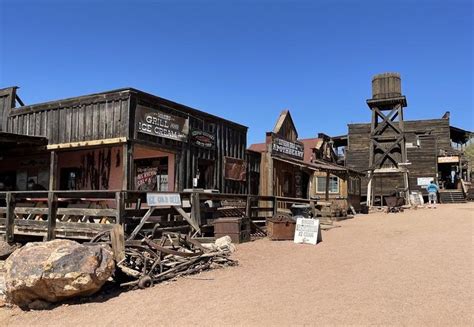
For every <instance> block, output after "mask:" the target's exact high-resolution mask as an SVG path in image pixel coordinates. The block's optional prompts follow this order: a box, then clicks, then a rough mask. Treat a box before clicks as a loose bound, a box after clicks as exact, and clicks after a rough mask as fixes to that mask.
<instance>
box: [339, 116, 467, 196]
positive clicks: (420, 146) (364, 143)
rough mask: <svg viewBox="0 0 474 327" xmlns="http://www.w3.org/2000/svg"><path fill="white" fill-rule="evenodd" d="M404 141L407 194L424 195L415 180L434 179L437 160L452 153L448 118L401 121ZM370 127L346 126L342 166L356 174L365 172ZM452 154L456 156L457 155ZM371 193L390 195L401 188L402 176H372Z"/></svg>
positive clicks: (364, 186)
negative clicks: (409, 191) (373, 188)
mask: <svg viewBox="0 0 474 327" xmlns="http://www.w3.org/2000/svg"><path fill="white" fill-rule="evenodd" d="M404 123H405V126H404V128H405V133H404V135H405V140H406V151H407V160H408V162H409V163H411V164H410V165H408V166H407V167H408V172H409V175H408V176H409V185H410V190H411V191H421V192H426V190H425V186H423V185H418V184H419V183H418V179H419V178H433V179H434V180H437V179H438V177H440V176H439V174H438V168H439V166H438V158H439V157H443V156H444V154H453V152H456V151H455V150H454V149H453V148H452V145H451V142H452V137H451V133H450V131H451V127H450V124H449V118H441V119H429V120H412V121H405V122H404ZM370 128H371V127H370V124H368V123H367V124H349V125H348V131H349V134H348V141H347V147H346V150H345V162H346V167H348V168H351V169H356V170H360V171H367V170H368V169H369V145H370ZM456 155H460V153H457V154H456ZM374 185H375V192H376V193H377V194H382V195H390V194H391V193H393V192H394V191H395V190H396V189H397V188H400V187H402V186H403V180H402V177H401V176H399V177H390V176H387V175H384V174H381V175H380V176H376V177H375V181H374ZM362 194H363V195H366V194H367V180H365V181H364V182H363V183H362Z"/></svg>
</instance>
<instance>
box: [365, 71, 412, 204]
mask: <svg viewBox="0 0 474 327" xmlns="http://www.w3.org/2000/svg"><path fill="white" fill-rule="evenodd" d="M367 105H368V106H369V108H370V109H371V110H372V123H371V129H370V144H369V184H368V187H367V205H368V206H372V205H373V204H374V197H375V194H374V183H373V179H374V177H375V176H380V177H381V176H384V178H387V177H388V178H390V177H396V176H399V177H400V175H403V183H404V191H405V197H406V201H407V203H408V201H409V197H408V191H409V190H408V171H407V168H406V165H407V152H406V147H405V133H404V126H403V108H405V107H406V106H407V101H406V98H405V96H403V95H402V91H401V79H400V74H398V73H384V74H379V75H375V76H374V77H373V79H372V99H369V100H367ZM381 204H382V203H381Z"/></svg>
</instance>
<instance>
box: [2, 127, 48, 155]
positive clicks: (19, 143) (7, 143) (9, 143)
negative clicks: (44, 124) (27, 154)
mask: <svg viewBox="0 0 474 327" xmlns="http://www.w3.org/2000/svg"><path fill="white" fill-rule="evenodd" d="M47 144H48V139H47V138H45V137H38V136H29V135H21V134H13V133H6V132H0V149H2V150H3V151H6V150H9V149H16V148H18V147H33V146H46V145H47Z"/></svg>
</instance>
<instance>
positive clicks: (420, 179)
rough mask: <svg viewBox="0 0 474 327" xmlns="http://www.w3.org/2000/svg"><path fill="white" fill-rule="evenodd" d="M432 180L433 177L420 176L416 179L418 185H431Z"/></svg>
mask: <svg viewBox="0 0 474 327" xmlns="http://www.w3.org/2000/svg"><path fill="white" fill-rule="evenodd" d="M431 181H434V178H433V177H418V178H417V179H416V185H418V186H428V185H430V183H431Z"/></svg>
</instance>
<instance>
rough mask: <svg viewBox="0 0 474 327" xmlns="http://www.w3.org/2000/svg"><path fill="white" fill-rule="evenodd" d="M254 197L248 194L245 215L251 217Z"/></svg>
mask: <svg viewBox="0 0 474 327" xmlns="http://www.w3.org/2000/svg"><path fill="white" fill-rule="evenodd" d="M251 204H252V199H251V196H250V195H247V203H246V204H245V216H246V217H247V218H250V216H251V207H252V205H251Z"/></svg>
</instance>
